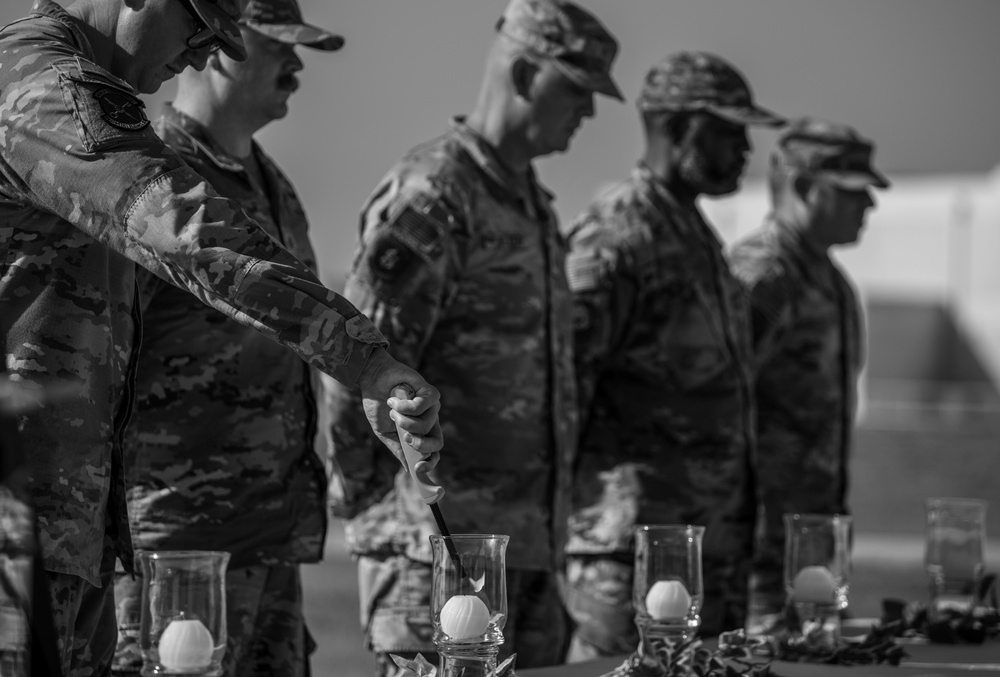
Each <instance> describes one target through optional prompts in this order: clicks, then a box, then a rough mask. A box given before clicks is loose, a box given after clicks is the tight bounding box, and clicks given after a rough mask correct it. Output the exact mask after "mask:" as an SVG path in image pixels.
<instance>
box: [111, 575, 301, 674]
mask: <svg viewBox="0 0 1000 677" xmlns="http://www.w3.org/2000/svg"><path fill="white" fill-rule="evenodd" d="M115 596H116V598H117V601H118V624H119V627H120V628H121V630H122V634H121V637H120V640H119V642H118V650H117V654H116V655H115V671H114V674H116V675H136V674H138V672H139V670H140V669H141V668H142V655H141V654H140V653H139V647H138V644H137V639H138V632H139V620H140V616H139V613H140V600H141V599H142V578H141V577H140V576H136V577H135V578H133V577H132V576H130V575H129V574H126V573H118V574H116V576H115ZM226 635H227V636H226V653H225V655H224V656H223V659H222V669H223V672H222V674H223V675H225V676H227V677H308V675H309V674H310V672H309V655H310V654H311V653H312V652H313V651H314V650H315V649H316V644H315V642H314V641H313V638H312V637H311V636H310V635H309V631H308V629H307V628H306V624H305V618H304V616H303V615H302V579H301V576H300V570H299V565H297V564H285V565H277V566H271V567H269V566H250V567H242V568H239V569H233V570H231V571H227V572H226Z"/></svg>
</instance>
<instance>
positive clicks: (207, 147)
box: [163, 103, 256, 172]
mask: <svg viewBox="0 0 1000 677" xmlns="http://www.w3.org/2000/svg"><path fill="white" fill-rule="evenodd" d="M163 119H164V121H165V122H166V123H167V124H169V125H170V126H171V127H173V128H174V129H175V130H176V131H177V133H178V134H180V135H182V136H183V137H185V138H186V139H187V140H188V141H189V142H190V143H191V145H192V146H194V147H195V148H196V149H197V150H198V151H199V152H200V153H201V154H203V155H204V156H205V157H207V158H208V159H209V160H211V161H212V162H213V163H214V164H216V165H217V166H218V167H219V168H220V169H223V170H225V171H227V172H242V171H245V168H244V166H243V163H242V162H240V161H239V160H238V159H236V158H235V157H233V156H232V155H230V154H229V153H228V152H226V150H225V149H224V148H222V147H221V146H219V145H218V144H217V143H216V142H215V140H214V139H213V138H212V135H211V134H209V132H208V128H207V127H205V125H203V124H202V123H200V122H198V121H197V120H195V119H194V118H193V117H191V116H190V115H187V114H186V113H183V112H181V111H179V110H177V109H176V108H174V107H173V105H171V104H170V103H166V104H164V105H163ZM254 145H256V142H254Z"/></svg>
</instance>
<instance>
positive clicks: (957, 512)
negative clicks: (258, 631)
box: [126, 498, 986, 677]
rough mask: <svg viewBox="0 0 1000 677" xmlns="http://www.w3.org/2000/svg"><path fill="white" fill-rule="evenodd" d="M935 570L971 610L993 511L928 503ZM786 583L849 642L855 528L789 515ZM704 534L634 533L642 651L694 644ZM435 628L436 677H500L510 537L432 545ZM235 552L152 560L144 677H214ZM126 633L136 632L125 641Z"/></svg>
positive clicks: (839, 520)
mask: <svg viewBox="0 0 1000 677" xmlns="http://www.w3.org/2000/svg"><path fill="white" fill-rule="evenodd" d="M926 514H927V531H926V551H925V552H926V554H925V563H926V568H927V571H928V576H929V580H930V585H931V601H932V608H934V607H947V608H951V609H954V608H961V607H968V606H971V605H972V604H973V603H974V601H975V599H974V595H975V591H976V589H977V587H978V583H979V581H980V579H981V578H982V576H983V571H984V563H983V551H984V545H985V533H986V531H985V517H986V503H985V501H979V500H975V499H946V498H933V499H928V501H927V511H926ZM784 522H785V537H786V538H785V561H784V565H785V566H784V583H785V591H786V596H787V602H788V603H787V605H786V609H787V610H788V612H789V617H790V618H792V619H794V621H795V623H793V624H791V628H792V629H793V631H797V632H799V633H802V634H810V635H813V636H815V635H816V634H817V633H827V634H828V635H829V639H830V640H831V641H836V640H837V639H838V638H839V631H840V621H839V618H840V614H841V612H842V611H843V610H844V609H845V608H846V607H847V604H848V590H849V583H850V568H851V561H850V550H849V546H850V529H851V518H850V517H849V516H845V515H809V514H788V515H785V516H784ZM704 533H705V528H704V527H702V526H697V525H641V526H638V527H636V529H635V559H634V562H635V565H634V566H635V570H634V586H633V606H634V610H635V623H636V626H637V627H638V629H639V632H640V637H641V641H642V642H643V643H657V644H661V643H664V642H666V643H677V642H686V641H688V640H691V639H693V638H694V636H695V635H696V634H697V632H698V629H699V627H700V626H701V617H700V613H701V607H702V602H703V599H704V587H703V583H702V538H703V536H704ZM430 538H431V545H432V552H433V575H432V586H433V590H432V595H431V619H432V622H433V626H434V643H435V645H436V647H437V649H438V652H439V654H440V655H441V657H442V664H441V669H440V671H439V672H438V677H451V676H452V675H460V674H461V675H465V676H466V677H469V676H471V675H490V674H493V672H495V669H496V659H497V653H498V649H499V647H500V645H501V644H502V643H503V628H504V624H505V623H506V619H507V588H506V576H505V552H506V548H507V543H508V539H509V537H508V536H505V535H496V534H470V535H454V536H449V537H443V536H431V537H430ZM228 559H229V554H228V553H225V552H204V551H184V552H144V553H140V555H139V561H140V564H141V566H142V571H143V593H142V604H141V609H142V612H141V619H140V622H139V624H138V628H133V630H134V631H135V632H136V634H137V637H136V642H137V644H138V645H139V646H140V649H141V652H142V656H143V668H142V674H143V675H147V676H152V675H172V676H189V675H190V676H197V677H213V676H215V675H220V674H221V672H222V669H221V665H222V657H223V655H224V653H225V645H226V613H225V571H226V565H227V563H228ZM126 631H128V630H126Z"/></svg>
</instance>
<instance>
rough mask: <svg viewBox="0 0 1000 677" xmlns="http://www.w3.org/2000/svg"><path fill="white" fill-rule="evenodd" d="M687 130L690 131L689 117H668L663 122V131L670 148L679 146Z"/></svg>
mask: <svg viewBox="0 0 1000 677" xmlns="http://www.w3.org/2000/svg"><path fill="white" fill-rule="evenodd" d="M689 129H691V116H690V115H684V114H680V115H676V114H675V115H670V116H668V117H667V119H666V120H664V122H663V131H664V132H665V133H666V135H667V139H668V140H669V141H670V145H672V146H679V145H681V142H682V141H683V140H684V137H685V136H686V135H687V133H688V130H689Z"/></svg>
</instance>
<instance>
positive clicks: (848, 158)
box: [775, 117, 889, 190]
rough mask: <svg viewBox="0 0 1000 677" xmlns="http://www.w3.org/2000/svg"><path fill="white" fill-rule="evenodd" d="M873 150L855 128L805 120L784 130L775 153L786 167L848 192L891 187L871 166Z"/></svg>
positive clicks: (871, 145) (820, 120) (822, 121)
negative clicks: (808, 174)
mask: <svg viewBox="0 0 1000 677" xmlns="http://www.w3.org/2000/svg"><path fill="white" fill-rule="evenodd" d="M874 150H875V144H874V143H872V142H871V141H870V140H868V139H866V138H864V137H863V136H861V135H860V134H858V133H857V132H856V131H855V130H854V129H853V128H852V127H849V126H847V125H842V124H838V123H835V122H829V121H827V120H822V119H819V118H811V117H804V118H799V119H797V120H794V121H792V122H790V123H789V125H788V127H787V128H786V129H784V130H782V132H781V134H780V135H779V136H778V144H777V149H776V150H775V153H776V154H777V155H778V156H779V157H780V159H781V160H782V162H784V163H785V164H786V165H788V166H790V167H796V168H798V169H802V170H805V171H807V172H809V173H812V174H816V175H820V176H822V177H823V178H824V179H826V180H828V181H830V182H831V183H834V184H836V185H838V186H842V187H843V188H847V189H848V190H861V189H862V188H867V187H868V186H875V187H876V188H888V187H889V180H888V179H887V178H885V176H884V175H883V174H882V173H881V172H879V171H878V170H877V169H875V168H874V167H873V166H872V153H873V152H874Z"/></svg>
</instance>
